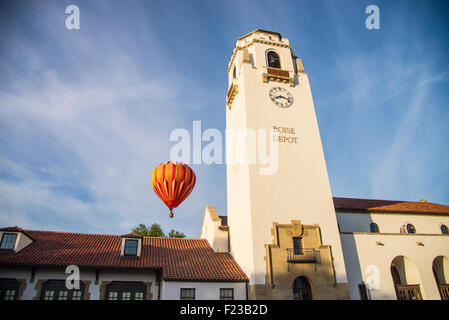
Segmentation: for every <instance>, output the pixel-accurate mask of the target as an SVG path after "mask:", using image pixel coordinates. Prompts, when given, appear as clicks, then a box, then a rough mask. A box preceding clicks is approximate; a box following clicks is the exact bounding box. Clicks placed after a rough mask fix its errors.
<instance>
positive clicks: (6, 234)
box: [0, 232, 17, 250]
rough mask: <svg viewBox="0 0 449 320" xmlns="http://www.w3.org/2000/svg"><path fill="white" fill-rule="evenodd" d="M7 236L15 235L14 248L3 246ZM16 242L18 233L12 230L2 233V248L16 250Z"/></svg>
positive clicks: (0, 246) (0, 242)
mask: <svg viewBox="0 0 449 320" xmlns="http://www.w3.org/2000/svg"><path fill="white" fill-rule="evenodd" d="M5 236H14V242H13V244H12V248H3V247H2V246H3V242H4V241H5ZM16 242H17V233H12V232H4V233H3V234H2V239H1V241H0V250H14V248H15V247H16Z"/></svg>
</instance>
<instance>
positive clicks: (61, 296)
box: [58, 290, 69, 300]
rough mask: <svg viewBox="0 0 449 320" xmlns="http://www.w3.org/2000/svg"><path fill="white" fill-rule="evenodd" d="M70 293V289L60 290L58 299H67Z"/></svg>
mask: <svg viewBox="0 0 449 320" xmlns="http://www.w3.org/2000/svg"><path fill="white" fill-rule="evenodd" d="M68 295H69V291H68V290H64V291H59V297H58V300H67V297H68Z"/></svg>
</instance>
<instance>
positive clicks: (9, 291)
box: [0, 279, 19, 300]
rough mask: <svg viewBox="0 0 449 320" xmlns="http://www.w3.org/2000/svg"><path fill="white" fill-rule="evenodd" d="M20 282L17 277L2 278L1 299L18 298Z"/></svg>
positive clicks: (0, 282)
mask: <svg viewBox="0 0 449 320" xmlns="http://www.w3.org/2000/svg"><path fill="white" fill-rule="evenodd" d="M18 292H19V282H18V281H17V280H16V279H0V300H16V299H17V293H18Z"/></svg>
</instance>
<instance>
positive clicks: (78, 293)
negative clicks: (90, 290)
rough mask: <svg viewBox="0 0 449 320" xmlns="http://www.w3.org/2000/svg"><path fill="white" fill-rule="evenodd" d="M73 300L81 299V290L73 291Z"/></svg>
mask: <svg viewBox="0 0 449 320" xmlns="http://www.w3.org/2000/svg"><path fill="white" fill-rule="evenodd" d="M72 300H81V290H75V291H73V293H72Z"/></svg>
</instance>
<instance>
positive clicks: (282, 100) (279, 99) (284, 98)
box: [269, 87, 293, 108]
mask: <svg viewBox="0 0 449 320" xmlns="http://www.w3.org/2000/svg"><path fill="white" fill-rule="evenodd" d="M269 95H270V99H271V101H273V102H274V103H275V104H276V105H277V106H278V107H281V108H288V107H290V106H291V105H292V104H293V96H292V94H291V93H290V92H288V91H287V90H286V89H284V88H282V87H273V88H271V90H270V93H269Z"/></svg>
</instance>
